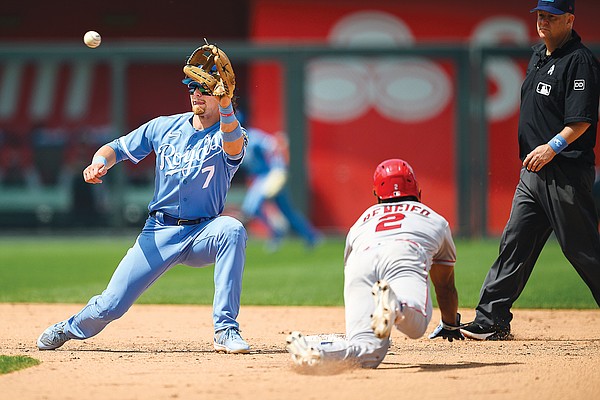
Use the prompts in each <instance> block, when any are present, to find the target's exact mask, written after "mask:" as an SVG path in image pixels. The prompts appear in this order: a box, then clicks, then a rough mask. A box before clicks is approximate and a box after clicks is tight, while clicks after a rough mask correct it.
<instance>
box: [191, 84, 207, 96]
mask: <svg viewBox="0 0 600 400" xmlns="http://www.w3.org/2000/svg"><path fill="white" fill-rule="evenodd" d="M187 87H188V91H189V92H190V94H194V92H195V91H196V89H198V90H199V91H200V93H202V95H203V96H211V94H210V93H209V92H208V91H207V90H206V89H204V88H203V87H202V85H201V84H199V83H198V82H190V83H188V85H187Z"/></svg>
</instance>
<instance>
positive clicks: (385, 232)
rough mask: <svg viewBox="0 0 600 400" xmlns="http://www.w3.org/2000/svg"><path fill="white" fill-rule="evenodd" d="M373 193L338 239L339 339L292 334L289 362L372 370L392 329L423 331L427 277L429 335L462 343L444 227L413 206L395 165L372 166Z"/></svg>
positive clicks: (417, 193) (402, 170)
mask: <svg viewBox="0 0 600 400" xmlns="http://www.w3.org/2000/svg"><path fill="white" fill-rule="evenodd" d="M373 191H374V194H375V196H376V197H377V204H376V205H373V206H371V207H369V208H368V209H367V210H366V211H365V212H363V214H362V215H361V216H360V217H359V218H358V220H357V221H356V223H355V224H354V225H353V226H352V228H350V231H349V232H348V235H347V237H346V249H345V251H344V303H345V313H346V340H334V341H331V342H323V343H319V342H313V341H311V340H310V338H308V339H307V337H306V336H304V335H303V334H302V333H300V332H292V333H291V334H290V335H289V336H288V338H287V349H288V351H289V352H290V354H291V355H292V360H293V361H294V363H295V364H297V365H308V366H315V365H319V364H321V363H323V362H327V361H347V362H351V363H356V364H358V365H359V366H361V367H363V368H376V367H377V366H378V365H379V364H380V363H381V362H382V361H383V359H384V357H385V355H386V354H387V351H388V348H389V344H390V339H389V337H390V333H391V331H392V327H394V326H395V327H396V328H397V329H398V330H399V331H400V332H402V333H404V334H405V335H406V336H408V337H409V338H411V339H418V338H420V337H421V336H423V334H424V333H425V330H426V329H427V325H428V324H429V321H430V320H431V316H432V312H433V306H432V302H431V296H430V286H429V282H430V280H431V282H432V283H433V285H434V287H435V292H436V297H437V301H438V304H439V307H440V311H441V317H442V318H441V319H442V322H441V323H440V325H439V326H438V327H437V329H436V330H435V331H434V332H433V333H432V334H431V335H430V338H432V339H433V338H436V337H443V338H445V339H448V340H449V341H450V342H451V341H452V340H453V339H464V337H463V336H462V334H461V333H460V330H459V327H460V314H458V313H457V310H458V293H457V290H456V287H455V285H454V263H455V260H456V248H455V246H454V241H453V239H452V234H451V232H450V227H449V225H448V222H447V221H446V219H444V218H443V217H442V216H440V215H439V214H437V213H436V212H435V211H433V210H432V209H431V208H429V207H427V206H426V205H424V204H423V203H421V190H420V189H419V185H418V183H417V180H416V178H415V174H414V172H413V170H412V168H411V166H410V165H409V164H408V163H407V162H405V161H403V160H400V159H390V160H386V161H384V162H382V163H381V164H379V165H378V166H377V168H376V169H375V174H374V176H373Z"/></svg>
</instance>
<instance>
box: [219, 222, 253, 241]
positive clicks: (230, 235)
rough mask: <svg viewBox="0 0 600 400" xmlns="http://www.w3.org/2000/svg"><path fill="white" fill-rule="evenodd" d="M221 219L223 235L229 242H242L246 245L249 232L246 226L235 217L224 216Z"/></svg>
mask: <svg viewBox="0 0 600 400" xmlns="http://www.w3.org/2000/svg"><path fill="white" fill-rule="evenodd" d="M220 218H223V220H222V221H221V224H222V227H223V236H224V239H225V240H226V241H228V242H233V243H241V244H242V245H244V246H245V245H246V240H247V237H248V235H247V233H246V228H244V225H242V223H241V222H240V221H238V220H237V219H235V218H232V217H228V216H223V217H220Z"/></svg>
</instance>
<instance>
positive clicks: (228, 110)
mask: <svg viewBox="0 0 600 400" xmlns="http://www.w3.org/2000/svg"><path fill="white" fill-rule="evenodd" d="M219 114H220V115H221V123H223V124H229V123H231V122H234V121H236V120H237V118H236V117H235V112H234V111H233V105H232V104H230V105H229V106H227V107H225V108H223V107H221V105H219Z"/></svg>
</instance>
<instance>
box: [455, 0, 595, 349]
mask: <svg viewBox="0 0 600 400" xmlns="http://www.w3.org/2000/svg"><path fill="white" fill-rule="evenodd" d="M531 12H535V13H536V14H537V32H538V35H539V36H540V38H542V41H543V43H540V44H537V45H535V46H534V47H533V55H532V57H531V59H530V61H529V65H528V67H527V75H526V77H525V81H524V82H523V86H522V87H521V109H520V117H519V131H518V137H519V157H520V159H521V160H522V161H523V168H522V169H521V173H520V180H519V183H518V185H517V189H516V192H515V195H514V198H513V202H512V210H511V213H510V218H509V220H508V223H507V224H506V227H505V228H504V232H503V234H502V238H501V241H500V254H499V256H498V258H497V259H496V261H495V262H494V264H493V265H492V267H491V269H490V271H489V272H488V274H487V276H486V278H485V281H484V283H483V287H482V288H481V293H480V299H479V304H478V306H477V308H476V316H475V320H474V321H473V322H472V323H470V324H469V325H467V326H466V327H465V328H464V329H463V330H462V332H463V334H464V335H465V336H466V337H469V338H471V339H478V340H505V339H510V338H511V333H510V321H511V320H512V313H511V312H510V308H511V307H512V305H513V303H514V302H515V301H516V300H517V298H518V297H519V295H520V294H521V292H522V291H523V289H524V287H525V284H526V283H527V280H528V279H529V276H530V275H531V272H532V271H533V267H534V265H535V262H536V260H537V259H538V256H539V255H540V252H541V251H542V248H543V247H544V244H545V243H546V241H547V240H548V238H549V236H550V234H551V233H552V232H554V234H555V235H556V238H557V240H558V243H559V244H560V246H561V248H562V251H563V253H564V254H565V256H566V257H567V259H568V260H569V262H570V263H571V264H572V265H573V267H575V269H576V270H577V273H579V275H580V276H581V278H582V279H583V281H584V282H585V283H586V285H587V286H588V287H589V288H590V290H591V292H592V295H593V296H594V299H595V300H596V303H598V304H599V305H600V236H599V234H598V214H597V212H596V207H595V204H594V199H593V196H592V186H593V184H594V176H595V168H594V163H595V160H594V146H595V144H596V129H597V124H598V97H599V93H600V64H599V63H598V60H597V59H596V58H595V57H594V55H593V54H592V53H591V51H590V50H589V49H588V48H587V47H585V46H584V45H583V44H582V43H581V37H580V36H579V35H578V34H577V32H575V31H574V30H573V21H574V20H575V15H574V14H575V1H574V0H553V1H538V4H537V7H536V8H534V9H533V10H531Z"/></svg>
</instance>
